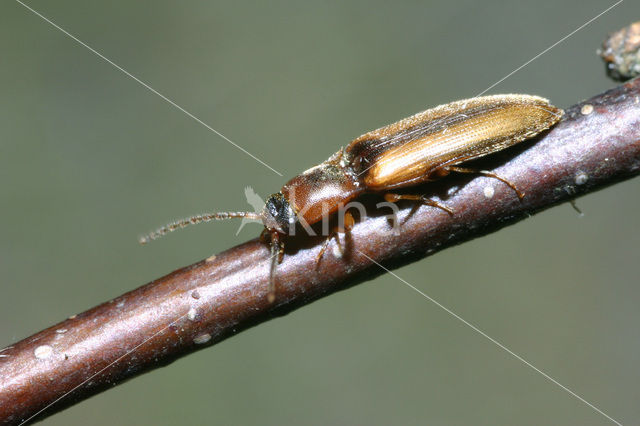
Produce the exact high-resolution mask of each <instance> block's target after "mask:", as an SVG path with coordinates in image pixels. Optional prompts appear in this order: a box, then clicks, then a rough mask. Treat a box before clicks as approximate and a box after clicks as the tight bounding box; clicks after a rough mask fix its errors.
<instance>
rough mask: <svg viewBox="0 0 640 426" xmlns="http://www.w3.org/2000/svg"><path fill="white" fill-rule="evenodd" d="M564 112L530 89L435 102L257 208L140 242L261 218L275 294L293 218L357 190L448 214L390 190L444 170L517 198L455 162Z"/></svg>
mask: <svg viewBox="0 0 640 426" xmlns="http://www.w3.org/2000/svg"><path fill="white" fill-rule="evenodd" d="M562 115H563V111H562V110H561V109H559V108H556V107H554V106H552V105H550V104H549V101H547V100H546V99H543V98H540V97H537V96H529V95H495V96H485V97H478V98H473V99H467V100H462V101H457V102H452V103H449V104H446V105H441V106H438V107H436V108H433V109H429V110H426V111H423V112H420V113H418V114H416V115H413V116H411V117H408V118H405V119H403V120H400V121H398V122H397V123H394V124H390V125H388V126H385V127H382V128H380V129H378V130H374V131H372V132H369V133H366V134H364V135H362V136H360V137H359V138H357V139H355V140H353V141H352V142H351V143H350V144H349V145H348V146H347V147H346V148H341V149H340V150H339V151H338V152H337V153H335V154H334V155H332V156H331V157H330V158H329V159H328V160H326V161H325V162H323V163H321V164H319V165H318V166H315V167H313V168H311V169H309V170H307V171H305V172H303V173H302V174H300V175H298V176H296V177H294V178H293V179H291V180H290V181H289V182H287V183H286V184H285V185H284V186H283V187H282V189H281V190H280V192H278V193H276V194H273V195H271V196H270V197H269V198H268V200H267V202H266V203H265V206H264V208H263V210H262V212H261V213H252V212H229V213H212V214H206V215H201V216H194V217H191V218H189V219H184V220H181V221H178V222H174V223H171V224H169V225H167V226H164V227H162V228H160V229H158V230H157V231H155V232H153V233H151V234H149V235H147V236H145V237H143V238H142V239H141V240H140V242H141V243H143V244H144V243H146V242H148V241H149V240H152V239H155V238H158V237H160V236H162V235H164V234H166V233H168V232H171V231H174V230H175V229H178V228H182V227H185V226H187V225H189V224H195V223H199V222H204V221H210V220H214V219H228V218H234V217H238V218H250V219H257V220H261V221H262V223H263V224H264V226H265V229H264V231H263V235H267V234H268V235H269V236H270V246H271V255H272V263H271V280H270V283H271V284H270V289H269V294H268V299H269V301H270V302H273V301H274V300H275V269H276V265H277V264H278V263H279V262H281V261H282V257H283V254H284V238H285V236H286V235H287V234H293V233H294V230H295V228H296V227H297V226H298V225H300V224H303V225H313V224H314V223H317V222H319V221H321V220H322V219H323V218H326V217H327V216H328V215H331V214H333V213H335V212H336V211H337V210H338V209H339V208H341V207H344V205H345V204H346V203H348V202H349V201H350V200H353V199H354V198H356V197H358V196H360V195H362V194H363V193H381V194H384V198H385V199H386V200H387V201H390V202H394V201H399V200H403V199H405V200H415V201H418V202H421V203H423V204H427V205H430V206H434V207H438V208H440V209H442V210H444V211H446V212H447V213H449V214H453V211H452V210H451V209H449V208H448V207H446V206H444V205H442V204H440V203H438V202H437V201H434V200H430V199H429V198H426V197H425V196H423V195H407V194H402V195H400V194H395V193H391V192H389V191H390V190H395V189H399V188H404V187H408V186H412V185H416V184H419V183H423V182H429V181H433V180H435V179H438V178H441V177H444V176H446V175H448V174H449V173H450V172H460V173H481V174H483V175H485V176H488V177H493V178H496V179H498V180H500V181H502V182H504V183H505V184H507V185H509V186H510V187H511V188H512V189H513V190H514V191H515V192H516V194H517V195H518V197H519V198H522V197H523V196H524V194H523V193H522V192H520V191H519V190H518V189H517V188H516V187H515V185H513V184H512V183H511V182H509V181H507V180H506V179H504V178H502V177H500V176H498V175H496V174H494V173H491V172H487V171H482V170H472V169H468V168H462V167H457V165H458V164H460V163H463V162H465V161H468V160H472V159H475V158H479V157H482V156H485V155H488V154H491V153H493V152H496V151H500V150H502V149H505V148H507V147H509V146H511V145H514V144H516V143H518V142H521V141H523V140H525V139H528V138H531V137H533V136H536V135H537V134H539V133H540V132H542V131H544V130H546V129H548V128H549V127H551V126H553V125H554V124H555V123H557V122H558V121H559V120H560V118H561V117H562ZM345 216H346V217H345V231H348V230H349V229H350V228H351V226H352V225H353V218H352V217H351V216H350V215H349V214H348V212H347V213H346V214H345ZM330 238H331V236H329V238H327V242H326V243H325V245H324V246H323V247H322V249H321V251H320V253H319V255H318V259H320V257H321V256H322V254H323V253H324V250H325V249H326V247H327V243H328V242H329V239H330Z"/></svg>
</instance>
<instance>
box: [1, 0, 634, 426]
mask: <svg viewBox="0 0 640 426" xmlns="http://www.w3.org/2000/svg"><path fill="white" fill-rule="evenodd" d="M612 3H613V2H606V1H595V0H571V1H564V2H558V1H557V0H536V1H535V2H509V1H497V0H486V1H482V2H479V1H468V0H467V1H457V2H451V1H423V2H418V1H411V2H408V1H407V2H383V1H375V2H373V1H369V2H340V1H335V2H281V1H273V2H233V1H228V2H209V1H183V2H177V1H166V0H164V1H158V0H155V1H137V2H131V1H120V0H118V1H110V2H105V1H101V2H96V1H86V0H85V1H80V0H59V1H56V2H48V1H42V0H39V1H34V0H31V1H29V2H28V4H29V5H30V6H32V7H34V8H36V9H37V10H38V11H39V12H41V13H42V14H43V15H45V16H47V17H48V18H50V19H51V20H53V21H54V22H55V23H57V24H58V25H60V26H61V27H63V28H64V29H66V30H67V31H69V32H70V33H72V34H74V35H75V36H77V37H78V38H79V39H81V40H82V41H83V42H85V43H87V44H88V45H90V46H92V47H93V48H95V49H96V50H97V51H99V52H101V53H102V54H104V55H105V56H107V57H108V58H110V59H111V60H113V61H114V62H115V63H117V64H118V65H119V66H121V67H123V68H124V69H126V70H127V71H129V72H131V73H132V74H134V75H135V76H137V77H138V78H140V79H141V80H143V81H145V82H146V83H148V84H149V85H151V86H152V87H153V88H155V89H156V90H158V91H160V92H161V93H163V94H165V95H166V96H168V97H169V98H171V99H172V100H174V101H175V102H176V103H178V104H179V105H181V106H183V107H184V108H186V109H187V110H189V111H190V112H192V113H193V114H195V115H196V116H197V117H199V118H200V119H202V120H203V121H204V122H206V123H208V124H209V125H211V126H213V127H214V128H215V129H217V130H219V131H220V132H222V133H224V134H225V135H226V136H228V137H229V138H230V139H232V140H233V141H234V142H236V143H237V144H239V145H241V146H242V147H244V148H245V149H247V150H248V151H249V152H251V153H252V154H254V155H256V156H257V157H259V158H261V159H262V160H264V161H265V162H266V163H268V164H269V165H271V166H272V167H274V168H275V169H277V170H279V171H281V172H282V173H283V174H284V177H279V176H278V175H276V174H275V173H273V172H272V171H271V170H269V169H268V168H266V167H264V166H262V165H260V164H259V163H257V162H256V161H254V160H253V159H252V158H250V157H249V156H247V155H246V154H244V153H242V152H241V151H239V150H238V149H236V148H234V147H233V146H232V145H230V144H229V143H227V142H225V141H224V140H223V139H221V138H220V137H218V136H217V135H215V134H213V133H212V132H210V131H208V130H207V129H206V128H204V127H202V126H201V125H199V124H198V123H196V122H195V121H193V120H192V119H191V118H189V117H187V116H186V115H185V114H183V113H182V112H180V111H179V110H177V109H176V108H174V107H172V106H171V105H169V104H168V103H167V102H165V101H164V100H162V99H161V98H160V97H158V96H157V95H155V94H153V93H151V92H150V91H148V90H147V89H145V88H143V87H142V86H140V85H139V84H138V83H136V82H135V81H134V80H132V79H131V78H129V77H127V76H126V75H124V74H123V73H122V72H120V71H118V70H116V69H115V68H114V67H113V66H111V65H109V64H108V63H106V62H105V61H104V60H102V59H100V58H99V57H97V56H96V55H95V54H93V53H91V52H90V51H89V50H87V49H86V48H85V47H82V46H80V45H79V44H78V43H76V42H75V41H73V40H71V39H70V38H69V37H67V36H65V35H64V34H63V33H61V32H60V31H59V30H57V29H55V28H53V27H52V26H51V25H49V24H47V23H46V22H45V21H43V20H42V19H41V18H39V17H38V16H36V15H34V14H33V13H32V12H30V11H28V10H27V9H25V8H24V7H23V6H21V5H20V4H18V3H16V2H14V1H11V0H4V1H3V2H2V3H0V55H1V57H0V94H1V97H0V173H1V175H0V177H1V183H0V197H1V200H2V201H1V207H0V221H1V223H2V226H1V227H0V233H1V234H2V237H1V239H0V268H1V269H0V271H1V272H2V277H3V279H2V282H1V284H0V285H1V288H0V290H1V291H0V347H4V346H6V345H9V344H11V343H12V342H15V341H16V340H19V339H21V338H24V337H26V336H28V335H30V334H32V333H34V332H37V331H38V330H40V329H42V328H44V327H47V326H49V325H52V324H54V323H56V322H58V321H61V320H63V319H64V318H66V317H68V316H70V315H72V314H74V313H78V312H81V311H83V310H85V309H87V308H89V307H92V306H94V305H96V304H99V303H101V302H103V301H105V300H108V299H111V298H113V297H115V296H118V295H120V294H122V293H124V292H126V291H129V290H131V289H133V288H135V287H138V286H140V285H142V284H144V283H146V282H148V281H150V280H152V279H154V278H157V277H160V276H162V275H164V274H166V273H168V272H170V271H172V270H174V269H176V268H178V267H180V266H183V265H187V264H190V263H193V262H195V261H197V260H200V259H202V258H205V257H207V256H209V255H211V254H213V253H217V252H219V251H222V250H223V249H225V248H228V247H230V246H232V245H235V244H237V243H239V242H242V241H244V240H247V239H249V238H253V237H254V236H256V235H257V234H258V233H259V232H260V227H259V226H257V225H253V226H247V227H245V228H244V229H243V230H242V232H241V234H240V235H239V236H237V237H236V236H235V231H236V229H237V226H238V223H235V222H234V223H215V224H208V225H201V226H198V227H194V228H193V229H187V230H184V231H182V232H180V233H177V234H173V235H171V236H169V237H167V238H165V239H163V240H161V241H158V242H155V243H153V244H150V245H148V246H145V247H141V246H139V245H138V244H137V241H136V239H137V236H139V235H140V234H142V233H144V232H146V231H149V230H151V229H152V228H155V227H156V226H158V225H161V224H163V223H165V222H166V221H168V220H170V219H173V218H176V217H181V216H187V215H190V214H193V213H200V212H205V211H211V210H243V209H246V208H248V207H249V206H248V205H247V204H246V202H245V198H244V194H243V190H244V187H245V186H247V185H250V186H252V187H253V188H254V189H255V190H256V191H257V192H258V193H259V194H261V195H262V196H266V195H268V194H270V193H272V192H274V191H276V190H278V189H279V188H280V186H281V185H282V183H284V181H285V180H286V179H288V178H290V177H292V176H294V175H295V174H297V173H298V172H300V171H302V170H305V169H307V168H308V167H310V166H312V165H314V164H316V163H318V162H320V161H322V160H324V159H325V158H327V157H328V156H329V155H330V154H332V153H333V152H335V151H336V150H337V148H338V147H339V146H341V145H344V144H346V143H348V141H349V140H350V139H352V138H354V137H356V136H358V135H359V134H361V133H363V132H365V131H368V130H371V129H373V128H376V127H379V126H381V125H384V124H387V123H389V122H392V121H395V120H397V119H399V118H402V117H405V116H407V115H409V114H412V113H415V112H417V111H420V110H422V109H425V108H427V107H431V106H435V105H438V104H441V103H444V102H448V101H452V100H456V99H461V98H465V97H471V96H474V95H476V94H477V93H478V92H480V91H482V90H484V89H485V88H487V87H488V86H490V85H491V84H493V83H494V82H496V81H497V80H499V79H500V78H502V77H503V76H505V75H506V74H508V73H509V72H511V71H512V70H514V69H515V68H517V67H518V66H520V65H522V64H523V63H524V62H526V61H528V60H529V59H530V58H532V57H533V56H535V55H537V54H538V53H539V52H541V51H542V50H544V49H545V48H547V47H548V46H550V45H551V44H553V43H555V42H556V41H557V40H559V39H560V38H562V37H564V36H565V35H567V34H568V33H570V32H571V31H573V30H574V29H576V28H577V27H579V26H580V25H582V24H583V23H585V22H586V21H588V20H589V19H591V18H592V17H594V16H596V15H597V14H599V13H600V12H602V11H603V10H604V9H606V8H607V7H608V6H610V5H611V4H612ZM638 19H640V4H639V3H638V2H635V1H631V0H628V1H626V2H623V3H622V4H620V5H619V6H618V7H616V8H614V9H613V10H611V11H610V12H609V13H607V14H605V15H604V16H602V17H600V18H599V19H597V20H596V21H595V22H593V23H592V24H590V25H589V26H587V27H586V28H584V29H583V30H581V31H579V32H578V33H577V34H575V35H573V36H572V37H570V38H569V39H568V40H566V41H564V42H563V43H561V44H560V45H558V46H557V47H555V48H554V49H552V50H551V51H549V52H548V53H546V54H545V55H543V56H542V57H540V58H539V59H537V60H536V61H534V62H532V63H531V64H529V65H528V66H526V67H525V68H523V69H522V70H520V71H519V72H518V73H516V74H514V75H513V76H511V77H509V78H508V79H506V80H505V81H504V82H502V83H500V84H499V85H498V86H496V87H495V88H493V89H492V90H491V91H490V93H509V92H516V93H530V94H536V95H541V96H545V97H548V98H550V99H551V100H552V102H553V103H554V104H555V105H558V106H561V107H566V106H569V105H571V104H573V103H575V102H577V101H579V100H581V99H584V98H587V97H590V96H592V95H594V94H597V93H599V92H601V91H603V90H605V89H607V88H609V87H612V86H614V83H613V82H611V81H609V80H607V78H606V77H605V73H604V66H603V65H602V63H601V62H600V59H599V58H598V57H597V56H596V54H595V50H596V48H597V47H598V46H599V44H600V42H601V41H602V40H603V39H604V37H605V36H606V34H607V33H608V32H611V31H614V30H617V29H619V28H620V27H622V26H624V25H627V24H628V23H630V22H631V21H634V20H638ZM639 189H640V180H638V179H635V180H632V181H629V182H624V183H622V184H619V185H616V186H614V187H611V188H608V189H606V190H604V191H601V192H598V193H596V194H593V195H589V196H587V197H583V198H581V199H579V200H578V205H579V206H580V208H581V209H582V210H583V211H584V212H585V215H584V217H579V216H578V215H577V214H576V212H575V211H574V210H573V209H572V208H571V207H570V206H569V205H568V204H566V205H562V206H559V207H556V208H554V209H551V210H549V211H546V212H543V213H541V214H539V215H536V216H535V217H532V218H531V219H529V220H526V221H524V222H521V223H519V224H517V225H515V226H512V227H509V228H507V229H504V230H501V231H500V232H498V233H496V234H493V235H490V236H488V237H486V238H481V239H477V240H474V241H471V242H469V243H467V244H464V245H462V246H459V247H455V248H452V249H449V250H446V251H444V252H442V253H438V254H436V255H434V256H432V257H430V258H427V259H425V260H423V261H420V262H417V263H415V264H412V265H410V266H407V267H404V268H402V269H399V270H397V273H398V275H400V276H401V277H403V278H404V279H405V280H407V281H408V282H410V283H412V284H414V285H415V286H417V287H418V288H420V289H421V290H422V291H424V292H426V293H427V294H429V295H430V296H432V297H433V298H435V299H436V300H438V301H439V302H441V303H442V304H444V305H445V306H447V307H448V308H450V309H451V310H453V311H454V312H456V313H457V314H459V315H460V316H462V317H463V318H465V319H466V320H468V321H469V322H471V323H473V324H475V325H476V326H477V327H479V328H480V329H482V330H484V331H485V332H486V333H488V334H489V335H490V336H492V337H493V338H495V339H497V340H499V341H500V342H502V343H504V344H505V345H506V346H508V347H509V348H510V349H512V350H513V351H515V352H516V353H518V354H520V355H522V356H523V357H524V358H526V359H527V360H529V361H530V362H531V363H533V364H534V365H535V366H536V367H538V368H540V369H542V370H543V371H545V372H547V373H548V374H549V375H551V376H552V377H554V378H555V379H557V380H558V381H559V382H560V383H562V384H564V385H566V386H568V387H569V388H571V389H572V390H574V391H575V392H576V393H578V394H579V395H581V396H582V397H584V398H585V399H587V400H588V401H590V402H592V403H593V404H594V405H596V406H597V407H599V408H600V409H602V410H603V411H605V412H606V413H608V414H609V415H611V416H612V417H614V418H615V419H617V420H619V421H621V422H622V423H625V424H638V423H636V422H638V419H639V418H640V404H638V390H637V386H638V383H639V381H640V370H639V369H638V358H639V357H640V333H639V332H638V323H639V322H640V310H639V309H638V305H639V303H640V288H639V286H638V274H637V272H636V270H635V269H634V267H636V266H637V265H638V262H639V260H640V256H639V255H638V247H639V246H640V230H638V225H637V214H638V213H637V212H638V209H639V208H640V204H639V201H638V193H639V192H638V191H639ZM87 423H91V424H94V425H111V424H139V425H176V424H244V425H265V424H266V425H276V424H278V425H288V424H291V425H298V424H317V425H320V424H345V425H347V424H349V425H350V424H380V425H383V424H442V425H457V424H459V425H463V424H465V425H466V424H475V425H496V424H499V425H507V424H509V425H510V424H523V425H528V424H530V425H540V424H567V425H569V424H570V425H601V424H602V425H604V424H609V423H608V421H607V420H606V419H605V418H604V417H603V416H602V415H600V414H598V413H597V412H596V411H594V410H593V409H591V408H589V407H588V406H587V405H585V404H584V403H582V402H580V401H579V400H577V399H576V398H574V397H573V396H571V395H569V394H568V393H567V392H565V391H564V390H562V389H560V388H559V387H558V386H556V385H554V384H552V383H550V382H549V381H548V380H546V379H545V378H543V377H542V376H541V375H540V374H538V373H536V372H534V371H533V370H531V369H530V368H529V367H527V366H525V365H524V364H523V363H522V362H520V361H518V360H516V359H514V358H513V357H512V356H511V355H509V354H507V353H506V352H505V351H503V350H502V349H500V348H498V347H497V346H496V345H494V344H492V343H491V342H489V341H488V340H486V339H485V338H484V337H482V336H480V335H479V334H477V333H476V332H474V331H473V330H471V329H470V328H468V327H466V326H465V325H463V324H462V323H461V322H459V321H458V320H456V319H455V318H453V317H452V316H450V315H449V314H447V313H446V312H444V311H443V310H441V309H440V308H438V307H436V306H434V305H433V304H432V303H430V302H428V301H427V300H425V299H424V298H422V297H420V296H419V295H418V294H417V293H415V292H414V291H412V290H411V289H409V288H408V287H406V286H405V285H404V284H403V283H401V282H400V281H398V280H397V279H395V278H393V277H392V276H390V275H385V276H382V277H379V278H377V279H376V280H374V281H372V282H368V283H366V284H363V285H359V286H356V287H355V288H352V289H349V290H347V291H344V292H340V293H338V294H335V295H333V296H330V297H327V298H325V299H323V300H320V301H318V302H316V303H313V304H312V305H310V306H307V307H304V308H302V309H300V310H298V311H296V312H293V313H292V314H290V315H288V316H286V317H283V318H280V319H277V320H274V321H271V322H269V323H266V324H263V325H261V326H259V327H256V328H253V329H251V330H248V331H246V332H244V333H242V334H241V335H238V336H236V337H233V338H231V339H229V340H227V341H225V342H223V343H222V344H219V345H217V346H214V347H212V348H209V349H206V350H203V351H200V352H198V353H196V354H194V355H191V356H188V357H186V358H184V359H181V360H179V361H177V362H175V363H174V364H172V365H170V366H169V367H167V368H163V369H160V370H157V371H155V372H152V373H150V374H146V375H144V376H142V377H139V378H137V379H135V380H132V381H129V382H128V383H126V384H124V385H122V386H118V387H116V388H114V389H112V390H110V391H108V392H105V393H103V394H101V395H98V396H96V397H94V398H92V399H90V400H88V401H85V402H83V403H81V404H79V405H78V406H75V407H73V408H71V409H68V410H66V411H64V412H62V413H60V414H58V415H56V416H54V417H52V418H50V419H48V420H46V421H45V424H50V425H84V424H87Z"/></svg>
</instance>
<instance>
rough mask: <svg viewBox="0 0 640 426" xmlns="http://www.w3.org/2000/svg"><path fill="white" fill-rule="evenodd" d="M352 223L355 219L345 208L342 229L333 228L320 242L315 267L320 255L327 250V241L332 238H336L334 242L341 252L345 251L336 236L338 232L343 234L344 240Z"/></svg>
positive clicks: (318, 262) (317, 264)
mask: <svg viewBox="0 0 640 426" xmlns="http://www.w3.org/2000/svg"><path fill="white" fill-rule="evenodd" d="M354 224H355V219H354V218H353V215H352V214H351V212H350V211H349V210H347V211H346V212H345V213H344V229H342V230H341V231H336V230H335V229H334V230H333V231H331V233H330V234H329V236H328V237H327V239H326V240H324V243H323V244H322V247H321V248H320V251H319V252H318V256H316V268H317V267H318V266H319V265H320V260H321V259H322V256H324V252H325V251H327V248H328V247H329V243H330V242H331V239H332V238H333V239H335V240H336V244H338V247H340V251H341V252H342V253H344V252H345V247H342V245H341V243H340V238H338V233H344V234H345V242H346V240H347V238H348V237H349V236H350V232H351V229H352V228H353V225H354Z"/></svg>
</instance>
